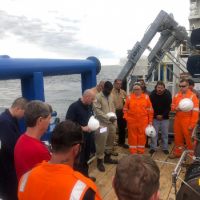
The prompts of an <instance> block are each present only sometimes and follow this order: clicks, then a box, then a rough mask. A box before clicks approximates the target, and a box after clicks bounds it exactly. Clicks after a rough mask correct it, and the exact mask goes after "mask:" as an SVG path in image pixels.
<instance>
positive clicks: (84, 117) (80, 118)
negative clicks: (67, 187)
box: [66, 90, 95, 180]
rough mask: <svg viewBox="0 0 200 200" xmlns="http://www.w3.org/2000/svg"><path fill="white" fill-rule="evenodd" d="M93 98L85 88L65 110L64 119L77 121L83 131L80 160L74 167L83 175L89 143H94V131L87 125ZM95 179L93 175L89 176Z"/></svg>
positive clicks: (91, 113)
mask: <svg viewBox="0 0 200 200" xmlns="http://www.w3.org/2000/svg"><path fill="white" fill-rule="evenodd" d="M94 100H95V93H94V92H93V91H92V90H85V91H84V93H83V95H82V97H81V98H80V99H78V100H77V101H75V102H74V103H72V104H71V105H70V106H69V108H68V111H67V114H66V119H70V120H72V121H73V122H76V123H78V124H79V125H80V126H81V128H82V131H83V135H84V144H83V146H82V149H81V152H80V162H79V163H76V164H75V166H74V168H75V169H76V170H77V171H79V172H81V173H82V174H83V175H85V176H88V169H89V167H88V164H87V161H88V160H89V157H90V152H91V148H92V147H91V145H92V143H93V144H94V133H93V132H92V131H91V130H90V129H89V127H88V126H87V124H88V121H89V118H90V117H91V116H92V115H93V110H92V103H93V101H94ZM91 179H92V180H95V178H94V177H91Z"/></svg>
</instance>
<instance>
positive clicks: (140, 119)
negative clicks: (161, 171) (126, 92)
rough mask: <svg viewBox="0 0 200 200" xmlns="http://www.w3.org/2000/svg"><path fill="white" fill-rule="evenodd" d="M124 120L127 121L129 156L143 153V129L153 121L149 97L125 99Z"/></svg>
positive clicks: (144, 140) (132, 95)
mask: <svg viewBox="0 0 200 200" xmlns="http://www.w3.org/2000/svg"><path fill="white" fill-rule="evenodd" d="M123 110H124V118H125V119H126V120H127V127H128V144H129V150H130V153H131V154H135V153H141V154H143V153H144V151H145V143H146V135H145V128H146V127H147V125H148V124H149V123H152V121H153V108H152V105H151V101H150V99H149V96H148V95H146V94H141V96H139V97H137V96H135V94H131V95H130V96H128V97H127V98H126V102H125V105H124V109H123Z"/></svg>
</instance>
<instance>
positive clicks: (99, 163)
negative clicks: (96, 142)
mask: <svg viewBox="0 0 200 200" xmlns="http://www.w3.org/2000/svg"><path fill="white" fill-rule="evenodd" d="M97 169H98V170H99V171H100V172H105V171H106V170H105V167H104V165H103V159H97Z"/></svg>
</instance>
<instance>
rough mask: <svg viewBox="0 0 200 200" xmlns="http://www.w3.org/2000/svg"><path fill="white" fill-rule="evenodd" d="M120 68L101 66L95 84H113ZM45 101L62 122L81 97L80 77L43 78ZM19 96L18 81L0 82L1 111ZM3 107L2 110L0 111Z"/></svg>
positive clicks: (19, 85) (19, 86) (19, 87)
mask: <svg viewBox="0 0 200 200" xmlns="http://www.w3.org/2000/svg"><path fill="white" fill-rule="evenodd" d="M121 68H122V67H121V66H114V65H112V66H102V69H101V71H100V73H99V74H98V75H97V82H99V81H100V80H105V81H107V80H108V81H111V82H113V81H114V79H115V78H117V75H118V74H119V72H120V71H121ZM44 90H45V101H46V102H47V103H49V104H50V105H51V106H52V107H53V110H55V111H56V112H57V114H58V117H59V118H60V119H61V120H62V119H64V117H65V114H66V112H67V109H68V107H69V105H70V104H71V103H72V102H74V101H76V100H77V99H78V98H79V97H81V77H80V75H62V76H51V77H45V78H44ZM20 96H21V84H20V80H6V81H5V80H4V81H2V80H1V81H0V107H1V111H2V110H3V109H4V108H7V107H9V106H10V105H11V104H12V102H13V100H14V99H16V98H17V97H20ZM2 107H3V109H2Z"/></svg>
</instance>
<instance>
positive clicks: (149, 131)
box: [145, 125, 156, 137]
mask: <svg viewBox="0 0 200 200" xmlns="http://www.w3.org/2000/svg"><path fill="white" fill-rule="evenodd" d="M145 133H146V135H147V136H149V137H155V136H156V130H155V128H154V127H153V126H152V125H148V126H147V127H146V129H145Z"/></svg>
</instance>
